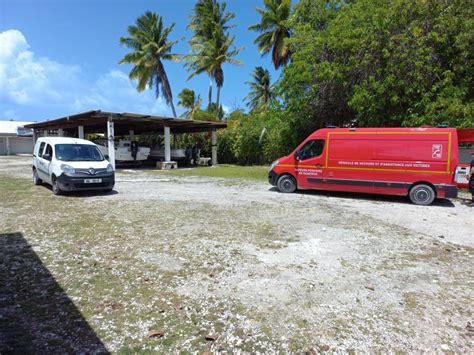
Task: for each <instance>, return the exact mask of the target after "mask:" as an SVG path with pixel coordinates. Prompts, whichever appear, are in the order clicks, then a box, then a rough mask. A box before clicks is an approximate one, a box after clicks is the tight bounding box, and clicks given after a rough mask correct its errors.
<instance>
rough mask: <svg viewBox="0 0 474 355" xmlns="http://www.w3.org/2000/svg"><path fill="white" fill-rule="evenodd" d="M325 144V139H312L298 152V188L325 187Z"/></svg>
mask: <svg viewBox="0 0 474 355" xmlns="http://www.w3.org/2000/svg"><path fill="white" fill-rule="evenodd" d="M324 146H325V140H324V139H310V140H308V141H307V142H306V143H305V144H304V145H303V146H302V147H301V148H300V149H299V150H298V151H297V152H296V154H295V156H296V179H297V181H298V188H301V189H325V186H326V181H325V180H324Z"/></svg>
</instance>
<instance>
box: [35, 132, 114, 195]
mask: <svg viewBox="0 0 474 355" xmlns="http://www.w3.org/2000/svg"><path fill="white" fill-rule="evenodd" d="M107 158H108V157H107V156H104V155H103V154H102V153H101V152H100V150H99V148H97V146H96V145H95V144H94V143H92V142H90V141H87V140H84V139H78V138H66V137H42V138H38V140H37V141H36V144H35V148H34V150H33V182H34V184H35V185H39V184H41V183H42V182H43V181H44V182H46V183H48V184H50V185H51V186H52V187H53V193H54V194H55V195H59V194H61V193H62V192H63V191H78V190H104V191H112V189H113V187H114V184H115V173H114V168H113V167H112V164H110V163H109V162H108V161H107Z"/></svg>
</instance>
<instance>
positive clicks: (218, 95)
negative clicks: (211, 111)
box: [216, 86, 221, 111]
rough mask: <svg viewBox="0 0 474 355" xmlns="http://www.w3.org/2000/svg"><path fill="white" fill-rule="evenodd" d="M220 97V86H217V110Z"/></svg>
mask: <svg viewBox="0 0 474 355" xmlns="http://www.w3.org/2000/svg"><path fill="white" fill-rule="evenodd" d="M220 98H221V87H220V86H218V87H217V99H216V106H217V110H218V111H219V102H220Z"/></svg>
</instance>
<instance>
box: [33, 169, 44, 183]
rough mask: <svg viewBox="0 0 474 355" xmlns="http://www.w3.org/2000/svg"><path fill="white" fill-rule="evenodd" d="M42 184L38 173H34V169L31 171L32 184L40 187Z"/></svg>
mask: <svg viewBox="0 0 474 355" xmlns="http://www.w3.org/2000/svg"><path fill="white" fill-rule="evenodd" d="M42 183H43V180H41V179H40V178H39V177H38V172H37V171H36V169H33V184H35V185H41V184H42Z"/></svg>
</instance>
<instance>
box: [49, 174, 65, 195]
mask: <svg viewBox="0 0 474 355" xmlns="http://www.w3.org/2000/svg"><path fill="white" fill-rule="evenodd" d="M52 183H53V184H52V186H51V187H52V190H53V194H55V195H61V194H62V190H61V189H60V188H59V185H58V180H57V179H56V178H55V177H54V176H53V181H52Z"/></svg>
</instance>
